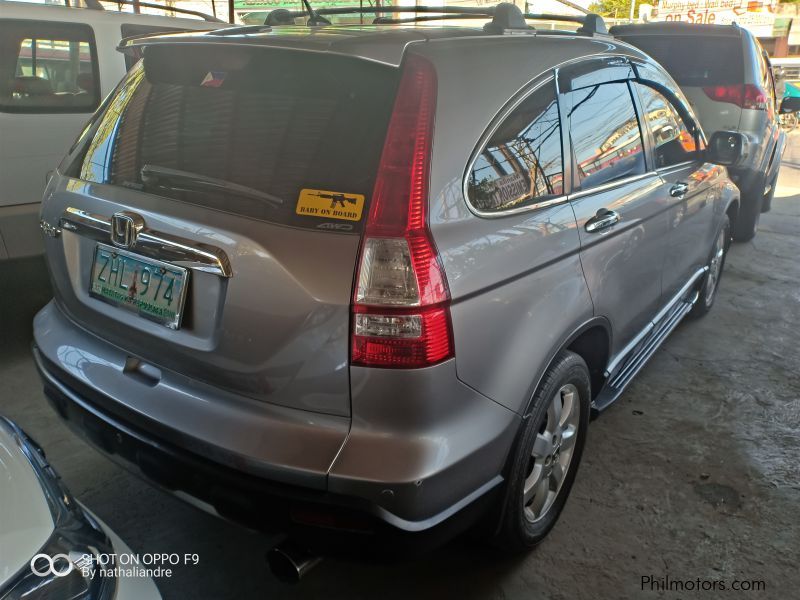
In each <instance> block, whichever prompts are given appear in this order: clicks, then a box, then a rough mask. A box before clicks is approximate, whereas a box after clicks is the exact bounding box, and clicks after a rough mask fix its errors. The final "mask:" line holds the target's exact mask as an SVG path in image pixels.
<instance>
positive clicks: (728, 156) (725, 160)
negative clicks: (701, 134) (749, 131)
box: [706, 131, 747, 167]
mask: <svg viewBox="0 0 800 600" xmlns="http://www.w3.org/2000/svg"><path fill="white" fill-rule="evenodd" d="M746 146H747V138H745V137H744V135H742V134H741V133H738V132H736V131H715V132H714V135H712V136H711V140H710V141H709V142H708V150H706V160H707V161H708V162H712V163H714V164H716V165H722V166H724V167H732V166H734V165H736V163H738V162H739V161H740V160H741V159H742V158H743V157H744V156H745V148H746Z"/></svg>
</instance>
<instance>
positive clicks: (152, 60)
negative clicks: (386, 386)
mask: <svg viewBox="0 0 800 600" xmlns="http://www.w3.org/2000/svg"><path fill="white" fill-rule="evenodd" d="M395 77H396V68H392V67H387V66H384V65H376V64H373V63H368V62H365V61H360V60H357V59H353V58H344V57H337V56H329V55H325V54H312V53H302V52H296V51H286V50H268V49H263V48H253V49H251V48H240V47H232V48H227V47H226V48H213V49H212V48H207V47H203V46H199V47H198V46H195V47H192V48H188V47H171V46H167V45H164V46H159V47H153V48H148V49H146V50H145V58H144V61H143V63H140V64H139V65H138V66H137V67H135V68H134V69H133V70H132V71H131V73H130V74H129V75H128V77H127V79H126V81H125V82H124V83H123V84H122V86H121V87H120V88H119V89H118V90H117V92H116V93H115V96H114V97H112V99H111V100H110V102H109V103H108V106H107V109H106V111H105V113H104V114H103V115H101V116H100V117H99V118H97V119H96V121H95V123H94V124H93V126H92V129H91V130H90V131H89V132H88V133H87V135H86V136H85V137H86V140H84V141H83V142H82V143H81V144H79V145H78V148H77V149H76V150H75V152H73V154H72V155H71V157H68V159H67V160H65V162H64V164H62V168H61V172H62V173H63V176H62V177H60V179H58V180H57V181H55V182H54V183H53V184H52V185H51V189H50V194H49V197H48V198H47V199H46V201H45V203H44V206H43V217H44V219H45V220H46V221H48V222H49V223H60V224H61V227H62V234H61V236H60V237H57V238H51V239H49V240H48V243H47V255H48V260H49V263H50V266H51V272H52V274H53V279H54V284H55V290H56V296H57V298H58V300H59V303H60V305H61V306H62V308H63V309H64V310H65V311H66V312H67V313H68V314H69V315H70V316H71V318H72V319H73V320H75V321H77V322H78V323H80V324H81V325H82V326H83V327H85V328H86V329H89V330H90V331H92V332H93V333H95V334H97V335H98V336H100V337H102V338H103V339H106V340H108V341H110V342H112V343H113V344H115V345H117V346H118V347H120V348H122V349H124V350H125V351H127V352H129V353H130V355H131V361H133V362H132V365H133V367H132V368H138V367H137V365H138V363H137V362H136V361H137V360H141V361H143V362H145V363H147V364H152V365H154V366H156V367H158V368H166V369H170V370H173V371H176V372H178V373H180V374H183V375H187V376H190V377H192V378H196V379H198V380H201V381H203V382H205V383H210V384H212V385H214V386H217V387H220V388H223V389H225V390H229V391H234V392H237V393H240V394H242V395H244V396H247V397H250V398H254V399H257V400H262V401H267V402H272V403H276V404H281V405H285V406H291V407H293V408H301V409H305V410H311V411H317V412H323V413H329V414H336V415H348V414H349V379H348V356H349V306H350V299H351V296H352V284H353V276H354V269H355V263H356V260H357V255H358V248H359V242H360V235H359V233H360V231H361V222H362V219H363V218H365V215H366V205H367V204H368V201H369V195H370V193H371V191H372V186H373V184H374V177H375V172H376V170H377V162H378V159H379V157H380V152H381V148H382V145H383V138H384V135H385V130H386V126H387V122H388V117H389V113H390V111H391V106H392V99H393V94H394V87H395V85H396V82H395ZM114 215H117V216H116V217H114ZM131 237H133V238H135V242H133V243H130V242H131V239H130V238H131ZM115 261H116V262H115ZM126 269H127V271H126ZM120 271H122V275H120ZM151 272H152V273H151ZM125 273H127V275H126V274H125ZM162 279H163V281H164V282H168V283H163V285H164V287H159V288H158V290H153V286H154V285H156V284H158V285H159V286H160V285H161V284H162V281H161V280H162ZM109 281H110V282H111V283H109ZM167 285H169V286H170V290H169V292H168V294H167V295H165V293H164V290H165V289H166V287H167ZM109 286H111V287H114V286H116V287H114V289H113V290H111V289H108V287H109ZM131 288H133V291H131ZM148 290H149V291H148ZM159 290H160V292H159ZM159 293H160V296H159ZM167 302H169V306H167V305H166V303H167ZM173 303H174V304H173ZM159 311H162V312H159ZM163 311H166V312H163ZM173 313H174V314H173ZM164 315H167V316H164ZM161 317H163V318H161ZM143 373H144V375H143V377H144V378H145V379H146V376H147V375H146V369H145V370H144V371H143Z"/></svg>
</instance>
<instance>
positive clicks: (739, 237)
mask: <svg viewBox="0 0 800 600" xmlns="http://www.w3.org/2000/svg"><path fill="white" fill-rule="evenodd" d="M765 187H766V175H763V176H761V177H759V178H758V180H757V181H756V183H755V184H754V185H753V186H752V187H751V188H750V189H749V190H748V192H747V193H746V194H745V193H744V192H742V198H741V208H740V209H739V214H738V216H737V218H736V226H735V227H734V231H733V241H734V242H749V241H750V240H752V239H753V238H754V237H755V236H756V233H757V232H758V222H759V220H760V219H761V207H762V206H763V203H764V188H765Z"/></svg>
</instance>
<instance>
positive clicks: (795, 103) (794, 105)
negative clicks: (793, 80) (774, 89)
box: [781, 96, 800, 114]
mask: <svg viewBox="0 0 800 600" xmlns="http://www.w3.org/2000/svg"><path fill="white" fill-rule="evenodd" d="M797 111H800V98H796V97H794V96H789V97H788V98H784V99H783V102H781V114H786V113H793V112H797Z"/></svg>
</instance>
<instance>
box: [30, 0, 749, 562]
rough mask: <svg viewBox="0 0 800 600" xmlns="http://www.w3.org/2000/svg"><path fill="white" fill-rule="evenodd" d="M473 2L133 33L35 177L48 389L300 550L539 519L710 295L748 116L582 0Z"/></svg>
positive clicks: (185, 487) (108, 446)
mask: <svg viewBox="0 0 800 600" xmlns="http://www.w3.org/2000/svg"><path fill="white" fill-rule="evenodd" d="M354 10H358V9H354ZM387 10H388V9H387ZM482 10H484V14H485V17H486V20H490V22H489V23H487V24H486V26H484V27H483V28H480V27H476V28H469V27H427V28H423V27H415V26H410V27H409V26H404V25H403V26H401V25H391V24H386V25H380V26H364V27H360V26H359V27H336V26H331V27H328V26H315V27H292V26H287V27H276V28H269V27H251V28H239V29H229V30H226V31H219V32H214V33H208V34H176V35H169V36H160V37H149V38H143V39H139V40H134V41H133V42H130V43H129V44H128V50H133V51H136V52H139V53H141V54H142V55H143V59H142V60H141V61H140V62H139V63H138V64H137V66H136V67H134V68H133V69H132V70H131V72H130V73H129V74H128V76H127V77H126V79H125V80H124V81H123V82H122V83H121V84H120V85H119V87H118V88H117V90H116V91H115V92H114V93H113V94H112V95H111V97H110V98H109V99H108V100H107V101H106V102H105V104H104V105H103V106H102V107H101V109H100V110H99V112H98V113H97V115H96V116H95V117H94V118H93V120H92V122H91V123H90V124H89V125H88V126H87V128H86V130H85V132H84V133H83V134H82V135H81V137H80V139H79V140H78V141H77V142H76V143H75V145H74V147H73V149H72V151H71V152H70V153H69V155H68V156H67V157H66V158H65V159H64V161H63V162H62V164H61V165H60V167H59V169H58V171H57V173H56V174H55V175H54V176H53V178H52V180H51V181H50V183H49V186H48V188H47V191H46V196H45V198H44V203H43V209H42V224H43V229H44V230H45V232H46V233H47V238H46V251H47V260H48V263H49V268H50V273H51V275H52V280H53V285H54V288H55V299H54V300H53V301H52V302H51V303H50V304H49V305H48V306H46V307H45V308H44V309H43V310H42V311H41V312H40V313H39V314H38V315H37V317H36V320H35V324H34V327H35V347H34V355H35V358H36V362H37V364H38V366H39V369H40V371H41V374H42V377H43V379H44V384H45V390H46V393H47V396H48V398H49V399H50V401H51V402H52V404H53V405H54V407H55V408H56V410H57V411H58V412H59V414H60V415H61V416H62V417H63V418H64V419H66V421H67V422H68V423H69V424H70V425H71V426H72V427H73V428H74V429H75V430H76V431H78V432H79V433H80V434H82V435H83V436H84V437H85V438H86V439H87V440H88V441H89V442H91V443H92V444H93V445H94V446H96V447H97V448H99V449H100V450H101V451H103V452H104V453H106V454H107V455H109V456H111V457H113V458H115V459H117V460H119V461H120V462H121V463H123V464H125V465H128V466H129V467H131V468H134V469H135V470H136V471H138V472H139V473H141V474H142V475H143V476H144V477H146V478H148V479H149V480H151V481H152V482H154V483H155V484H157V485H159V486H161V487H163V488H165V489H168V490H171V491H175V492H179V493H180V496H181V497H182V498H189V499H193V501H194V503H195V504H197V505H199V506H202V507H204V508H206V509H208V510H211V511H214V512H217V513H219V514H220V515H222V516H224V517H226V518H231V519H235V520H237V521H241V522H244V523H247V524H250V525H254V526H257V527H260V528H263V529H268V530H280V531H283V532H287V533H288V534H289V535H290V536H291V537H292V538H294V539H297V540H301V541H302V542H303V544H305V545H306V546H308V547H310V548H311V547H313V548H314V549H315V551H331V549H333V550H338V549H340V548H343V547H344V546H345V545H346V542H347V541H348V540H351V539H353V538H355V539H357V541H358V545H359V547H360V548H362V549H363V548H370V549H372V548H373V547H374V548H378V547H382V546H383V545H384V542H385V541H386V540H391V541H392V543H391V544H390V546H391V547H392V548H393V549H397V548H401V547H404V544H403V543H404V542H406V541H408V542H409V543H411V544H415V543H416V542H419V541H421V540H425V541H426V542H431V543H433V542H439V541H441V540H443V539H447V537H449V536H452V535H454V534H455V533H456V532H458V531H461V530H463V529H464V528H466V527H468V526H471V525H480V526H481V527H482V528H483V531H484V532H485V533H487V534H488V535H489V536H491V537H492V538H493V539H494V540H495V541H497V542H498V543H500V544H503V545H505V546H506V547H508V548H526V547H530V546H533V545H534V544H536V543H537V542H539V541H540V540H542V538H543V537H544V536H545V535H546V534H547V532H548V531H549V530H550V528H551V527H552V526H553V524H554V523H555V521H556V519H557V517H558V514H559V512H560V511H561V509H562V507H563V506H564V503H565V501H566V498H567V495H568V493H569V490H570V487H571V485H572V482H573V480H574V478H575V473H576V471H577V468H578V463H579V461H580V457H581V451H582V450H583V447H584V442H585V438H586V432H587V427H588V424H589V419H590V414H591V413H592V412H599V411H602V410H603V409H604V408H605V407H607V406H608V405H609V404H610V403H612V402H613V401H614V400H615V399H617V398H618V397H619V395H620V394H621V393H622V391H623V390H624V389H625V387H626V385H627V384H628V383H629V382H630V380H631V379H632V377H633V376H634V375H635V374H636V373H637V372H638V370H639V369H640V368H641V367H642V366H643V364H644V363H645V362H646V361H647V359H648V358H649V357H650V356H651V355H652V354H653V353H654V352H655V350H656V348H657V347H658V346H659V344H660V343H661V342H662V341H663V340H664V338H665V337H666V336H667V335H668V334H669V333H670V331H672V329H673V328H674V327H675V326H676V325H677V324H678V322H679V321H680V320H681V319H682V318H683V317H684V316H685V315H686V314H688V313H690V312H692V311H693V312H694V313H695V314H698V315H699V314H703V313H705V312H706V311H707V310H708V309H709V308H710V307H711V305H712V303H713V302H714V297H715V292H716V290H717V284H718V282H719V279H720V275H721V273H722V268H723V263H724V259H725V252H726V250H727V247H728V243H729V239H730V232H731V227H732V225H733V223H734V222H735V219H736V214H737V206H738V191H737V189H736V187H735V186H734V185H733V184H732V183H731V181H730V180H729V179H728V176H727V174H726V169H725V167H724V166H720V165H733V164H735V163H736V161H737V160H739V159H740V156H741V148H742V143H743V138H742V136H741V134H736V133H724V132H723V133H719V134H716V135H715V136H713V137H712V138H711V139H710V140H706V139H705V137H704V134H703V132H702V130H701V129H700V127H699V126H698V125H697V122H696V120H695V118H694V116H693V114H692V112H691V109H690V108H689V107H688V104H687V103H686V101H685V99H684V98H683V96H682V95H681V94H680V92H678V91H677V87H676V86H675V84H674V82H673V81H672V80H671V79H670V77H669V76H668V75H667V74H666V73H665V71H664V70H663V69H662V68H661V67H660V66H659V65H658V64H656V63H655V62H653V61H652V60H651V59H650V58H648V57H647V56H646V55H644V54H643V53H641V52H640V51H638V50H636V49H634V48H633V47H631V46H628V45H626V44H624V43H621V42H618V41H616V40H614V39H613V38H611V37H609V36H608V35H607V34H605V26H604V25H603V23H602V20H600V19H599V18H598V17H596V16H590V17H587V18H586V19H585V23H584V24H583V25H582V26H581V28H580V29H578V31H577V32H575V31H571V32H570V31H566V32H565V31H550V30H548V29H542V30H539V31H537V30H536V29H534V28H532V27H530V26H529V25H527V24H526V21H525V18H524V17H523V15H521V14H520V13H519V11H518V9H516V8H515V7H513V6H510V5H500V7H498V8H497V9H494V8H491V9H482ZM320 12H321V11H320ZM470 17H471V18H474V17H475V13H470ZM381 19H382V22H383V23H386V22H387V21H388V22H391V21H392V19H387V17H386V16H383V17H381ZM331 540H333V542H331Z"/></svg>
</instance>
